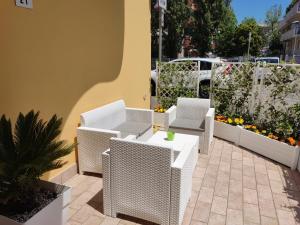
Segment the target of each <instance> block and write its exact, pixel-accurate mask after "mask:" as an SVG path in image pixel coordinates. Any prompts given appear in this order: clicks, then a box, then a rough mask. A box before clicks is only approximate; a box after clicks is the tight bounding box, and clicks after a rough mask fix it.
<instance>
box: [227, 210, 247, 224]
mask: <svg viewBox="0 0 300 225" xmlns="http://www.w3.org/2000/svg"><path fill="white" fill-rule="evenodd" d="M226 225H243V212H242V210H235V209H227V215H226Z"/></svg>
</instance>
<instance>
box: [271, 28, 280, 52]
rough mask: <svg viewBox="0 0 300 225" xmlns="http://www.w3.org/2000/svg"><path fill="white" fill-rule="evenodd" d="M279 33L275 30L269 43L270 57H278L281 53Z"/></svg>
mask: <svg viewBox="0 0 300 225" xmlns="http://www.w3.org/2000/svg"><path fill="white" fill-rule="evenodd" d="M280 37H281V33H280V31H279V30H278V29H276V30H275V31H274V32H273V33H272V35H271V37H270V42H269V50H270V54H269V55H270V56H279V55H280V54H281V52H282V49H283V45H282V43H281V41H280Z"/></svg>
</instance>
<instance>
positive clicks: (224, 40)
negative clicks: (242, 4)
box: [216, 7, 237, 57]
mask: <svg viewBox="0 0 300 225" xmlns="http://www.w3.org/2000/svg"><path fill="white" fill-rule="evenodd" d="M236 28H237V19H236V16H235V14H234V12H233V10H232V9H231V8H230V7H228V8H227V10H226V14H225V16H224V19H223V20H221V22H220V25H219V29H218V32H217V34H216V53H217V54H218V56H223V57H231V56H235V55H236V44H235V41H234V38H235V30H236Z"/></svg>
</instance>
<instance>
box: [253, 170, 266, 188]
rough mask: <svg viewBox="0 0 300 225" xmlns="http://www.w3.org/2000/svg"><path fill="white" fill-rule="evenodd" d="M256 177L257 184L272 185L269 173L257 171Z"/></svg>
mask: <svg viewBox="0 0 300 225" xmlns="http://www.w3.org/2000/svg"><path fill="white" fill-rule="evenodd" d="M255 178H256V183H257V184H260V185H265V186H270V182H269V177H268V175H267V174H263V173H255Z"/></svg>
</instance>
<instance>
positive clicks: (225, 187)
mask: <svg viewBox="0 0 300 225" xmlns="http://www.w3.org/2000/svg"><path fill="white" fill-rule="evenodd" d="M228 191H229V181H228V182H218V180H217V183H216V186H215V192H214V195H216V196H220V197H225V198H227V197H228Z"/></svg>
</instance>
